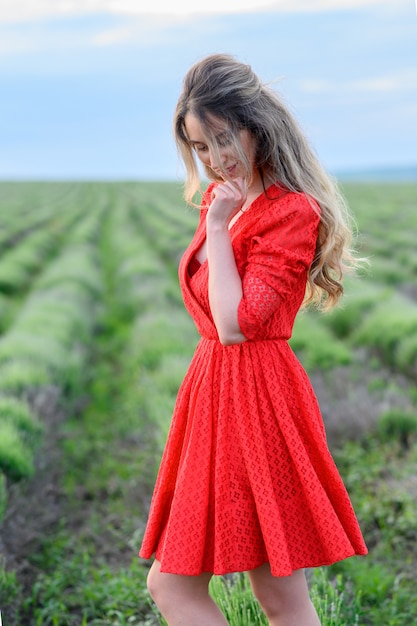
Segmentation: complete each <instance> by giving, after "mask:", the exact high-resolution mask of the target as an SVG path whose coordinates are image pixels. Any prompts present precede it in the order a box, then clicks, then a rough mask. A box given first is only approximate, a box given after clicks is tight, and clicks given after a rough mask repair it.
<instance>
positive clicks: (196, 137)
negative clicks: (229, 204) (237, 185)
mask: <svg viewBox="0 0 417 626" xmlns="http://www.w3.org/2000/svg"><path fill="white" fill-rule="evenodd" d="M184 123H185V130H186V133H187V137H188V140H189V143H190V145H191V147H192V148H193V149H194V151H195V153H196V155H197V157H198V158H199V160H200V161H201V163H202V164H203V165H205V166H206V167H209V168H211V169H212V170H213V171H214V172H215V173H216V175H217V176H219V177H221V178H223V179H224V178H225V173H226V174H227V176H229V177H230V178H238V177H246V168H245V166H244V165H243V164H242V162H241V160H240V158H239V155H238V154H237V152H236V148H235V146H234V142H233V140H232V138H231V136H230V130H228V127H227V123H226V122H225V121H223V120H220V119H216V120H214V124H213V127H214V128H215V136H216V139H217V144H218V152H217V151H216V150H213V147H212V146H210V139H209V137H207V136H206V134H205V131H204V128H203V127H202V125H201V122H200V120H199V119H198V118H197V117H196V116H195V115H193V114H192V113H187V114H186V116H185V119H184ZM238 140H239V143H240V145H241V148H242V150H243V152H244V153H245V155H246V157H247V159H248V161H249V164H250V168H251V173H252V174H253V173H254V172H255V154H256V142H255V138H254V137H253V135H252V134H251V133H250V132H249V131H248V130H246V129H243V130H240V131H239V133H238Z"/></svg>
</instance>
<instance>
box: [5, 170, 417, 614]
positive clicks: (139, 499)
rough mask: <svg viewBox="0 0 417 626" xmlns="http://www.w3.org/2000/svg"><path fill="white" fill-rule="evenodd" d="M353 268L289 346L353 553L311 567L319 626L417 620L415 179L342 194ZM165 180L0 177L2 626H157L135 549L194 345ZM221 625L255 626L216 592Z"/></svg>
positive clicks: (233, 589)
mask: <svg viewBox="0 0 417 626" xmlns="http://www.w3.org/2000/svg"><path fill="white" fill-rule="evenodd" d="M343 191H344V193H345V195H346V198H347V200H348V203H349V205H350V207H351V209H352V212H353V214H354V216H355V218H356V222H357V225H358V233H357V237H356V245H357V247H358V249H359V252H360V254H361V255H364V256H366V257H368V259H369V260H370V267H369V269H368V270H367V271H366V272H363V274H362V275H361V276H359V277H357V278H349V279H348V280H347V281H346V294H345V298H344V302H343V306H342V307H340V308H337V309H336V310H334V311H333V312H332V313H330V314H327V315H322V314H318V313H317V312H314V311H306V312H302V313H301V314H300V315H299V317H298V318H297V321H296V324H295V328H294V334H293V337H292V339H291V344H292V347H293V349H294V350H295V351H296V353H297V354H298V356H299V357H300V359H301V361H302V363H303V364H304V366H305V368H306V369H307V371H308V372H309V374H310V376H311V379H312V382H313V385H314V387H315V389H316V392H317V395H318V398H319V401H320V404H321V407H322V412H323V417H324V420H325V423H326V427H327V432H328V437H329V444H330V447H331V448H332V451H333V453H334V456H335V460H336V462H337V464H338V466H339V468H340V471H341V473H342V476H343V478H344V480H345V483H346V485H347V487H348V490H349V492H350V494H351V497H352V500H353V503H354V506H355V509H356V511H357V514H358V517H359V520H360V523H361V526H362V529H363V532H364V534H365V538H366V541H367V543H368V546H369V549H370V554H369V556H368V557H366V558H360V559H351V560H348V561H346V562H344V563H341V564H338V565H335V566H333V567H331V568H326V569H323V570H319V571H317V572H315V573H313V572H310V573H309V574H310V583H311V590H312V597H313V600H314V602H315V604H316V606H317V608H318V611H319V613H320V615H321V619H322V623H323V626H353V625H359V626H368V625H369V626H370V625H375V626H377V625H378V626H381V625H384V626H412V625H413V624H417V596H416V594H415V582H414V581H415V578H416V575H417V506H416V501H417V480H416V476H417V471H416V470H417V388H416V380H417V247H416V233H417V186H416V185H413V184H394V183H392V184H378V185H377V184H367V183H356V184H354V183H349V184H345V186H344V188H343ZM197 219H198V213H197V212H196V211H195V210H193V209H190V208H188V207H186V206H185V204H184V202H183V200H182V198H181V188H180V186H179V185H177V184H173V183H157V182H155V183H134V182H131V183H129V182H126V183H122V182H121V183H74V182H66V183H64V182H63V183H29V182H28V183H6V182H4V183H1V184H0V611H1V616H2V618H3V626H25V625H30V626H32V625H34V626H37V625H42V626H48V625H58V626H73V625H74V626H80V625H83V624H94V625H99V624H102V625H108V626H123V625H128V624H134V625H139V624H143V625H148V626H150V625H153V624H160V623H163V622H162V621H161V618H160V617H159V616H158V615H157V613H156V611H155V610H154V609H153V607H152V605H151V603H150V602H149V599H148V595H147V592H146V586H145V579H146V572H147V568H148V566H149V563H146V562H143V561H141V560H139V559H138V558H137V556H136V554H137V550H138V548H139V545H140V542H141V536H142V533H143V529H144V524H145V521H146V514H147V507H148V506H149V499H150V495H151V492H152V487H153V482H154V479H155V474H156V471H157V467H158V464H159V459H160V455H161V450H162V447H163V444H164V440H165V437H166V433H167V429H168V426H169V422H170V417H171V411H172V408H173V403H174V401H175V395H176V391H177V389H178V385H179V384H180V382H181V379H182V377H183V375H184V373H185V371H186V368H187V365H188V362H189V360H190V358H191V355H192V353H193V350H194V347H195V344H196V342H197V340H198V337H197V333H196V330H195V328H194V324H193V322H192V321H191V320H190V319H189V317H188V315H187V313H186V312H185V310H184V308H183V304H182V300H181V295H180V291H179V286H178V281H177V267H178V262H179V259H180V257H181V254H182V251H183V250H184V248H185V246H186V245H187V243H188V242H189V240H190V238H191V236H192V234H193V231H194V229H195V226H196V224H197ZM212 593H213V594H214V595H215V596H216V598H217V599H218V601H219V603H220V604H221V606H222V608H223V610H224V612H225V614H226V615H227V617H228V620H229V622H230V624H231V625H232V626H238V625H242V626H245V625H246V624H255V625H256V624H266V621H265V620H264V617H263V616H262V615H261V614H260V612H259V610H258V607H257V606H256V604H255V603H254V602H253V601H252V599H251V595H250V593H249V592H248V589H247V583H246V579H245V578H244V577H242V576H236V577H235V578H234V579H233V580H232V581H229V580H228V581H223V580H222V579H217V578H216V579H215V580H213V584H212Z"/></svg>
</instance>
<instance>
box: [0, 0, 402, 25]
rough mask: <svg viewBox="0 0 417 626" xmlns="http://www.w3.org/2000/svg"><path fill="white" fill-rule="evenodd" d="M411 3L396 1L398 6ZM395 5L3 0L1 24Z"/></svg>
mask: <svg viewBox="0 0 417 626" xmlns="http://www.w3.org/2000/svg"><path fill="white" fill-rule="evenodd" d="M408 1H409V0H396V6H397V8H399V6H400V5H401V4H402V3H405V2H407V3H408ZM372 5H374V6H378V5H379V6H381V7H386V6H392V0H275V1H274V0H210V3H209V4H207V3H202V2H201V3H199V2H196V0H175V2H173V3H172V4H171V5H170V6H169V9H168V10H167V5H166V0H152V2H150V3H146V2H144V1H143V0H1V3H0V22H22V21H30V20H34V19H41V20H42V19H48V18H56V17H68V16H75V15H87V14H94V13H96V14H97V13H111V14H118V15H138V16H139V15H145V14H147V15H151V14H153V15H160V16H165V17H167V16H174V15H176V16H180V15H182V16H187V15H196V14H204V13H212V14H213V13H218V14H221V13H223V14H225V13H236V12H241V13H243V12H258V11H272V12H281V11H282V12H291V13H296V12H311V11H335V10H341V9H352V8H364V7H366V6H372Z"/></svg>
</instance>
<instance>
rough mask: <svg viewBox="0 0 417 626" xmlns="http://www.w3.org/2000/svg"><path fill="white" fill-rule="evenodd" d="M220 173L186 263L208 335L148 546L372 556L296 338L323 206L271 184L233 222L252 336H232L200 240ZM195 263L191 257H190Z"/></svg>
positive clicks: (246, 326)
mask: <svg viewBox="0 0 417 626" xmlns="http://www.w3.org/2000/svg"><path fill="white" fill-rule="evenodd" d="M212 189H213V184H212V185H210V186H209V187H208V189H207V191H206V193H205V195H204V197H203V202H202V207H201V216H200V222H199V225H198V227H197V230H196V233H195V236H194V238H193V240H192V242H191V244H190V246H189V247H188V248H187V250H186V252H185V254H184V256H183V258H182V260H181V263H180V267H179V277H180V284H181V289H182V293H183V298H184V303H185V306H186V308H187V310H188V311H189V313H190V315H191V316H192V317H193V319H194V321H195V324H196V327H197V329H198V331H199V333H200V335H201V340H200V341H199V343H198V345H197V347H196V350H195V354H194V356H193V358H192V360H191V363H190V366H189V369H188V371H187V374H186V376H185V378H184V381H183V383H182V385H181V387H180V389H179V392H178V397H177V401H176V405H175V409H174V413H173V417H172V423H171V427H170V432H169V435H168V439H167V442H166V446H165V450H164V453H163V457H162V461H161V465H160V469H159V473H158V477H157V480H156V485H155V490H154V494H153V498H152V503H151V508H150V513H149V518H148V522H147V526H146V529H145V534H144V538H143V542H142V546H141V549H140V552H139V555H140V556H141V557H143V558H145V559H149V558H150V557H151V556H152V555H153V554H155V555H156V558H157V559H158V560H159V561H160V563H161V570H162V572H168V573H172V574H184V575H198V574H201V573H202V572H212V573H214V574H226V573H230V572H238V571H247V570H251V569H254V568H256V567H259V566H260V565H262V564H263V563H266V562H269V563H270V567H271V571H272V574H273V575H275V576H288V575H290V574H291V573H292V572H293V571H294V570H297V569H299V568H304V567H314V566H320V565H328V564H331V563H334V562H336V561H339V560H342V559H345V558H347V557H350V556H353V555H364V554H366V553H367V548H366V545H365V543H364V540H363V537H362V534H361V531H360V528H359V525H358V522H357V519H356V516H355V513H354V511H353V508H352V505H351V502H350V499H349V496H348V494H347V492H346V489H345V487H344V484H343V482H342V480H341V477H340V475H339V472H338V470H337V468H336V466H335V463H334V461H333V459H332V456H331V454H330V452H329V449H328V446H327V442H326V434H325V429H324V426H323V421H322V417H321V414H320V410H319V407H318V403H317V400H316V396H315V394H314V391H313V389H312V387H311V384H310V382H309V379H308V377H307V375H306V373H305V371H304V369H303V368H302V366H301V364H300V362H299V361H298V359H297V358H296V356H295V355H294V353H293V351H292V350H291V348H290V346H289V344H288V339H289V338H290V337H291V331H292V327H293V323H294V319H295V316H296V314H297V312H298V310H299V308H300V306H301V304H302V302H303V299H304V295H305V288H306V278H307V271H308V269H309V267H310V265H311V262H312V260H313V257H314V253H315V249H316V241H317V232H318V224H319V211H318V209H317V211H316V210H315V209H314V208H313V207H312V205H311V203H310V202H309V201H308V199H307V198H306V197H305V196H304V195H303V194H297V193H292V192H286V191H285V190H283V189H282V188H279V187H278V186H275V185H273V186H271V187H269V188H268V190H267V197H266V196H265V195H261V196H259V197H258V198H257V199H256V200H255V201H254V202H253V203H252V205H251V206H250V208H249V210H247V211H246V212H245V213H244V214H243V215H242V216H241V217H240V218H239V220H238V221H237V222H235V224H234V225H233V226H232V227H231V229H230V236H231V240H232V245H233V250H234V254H235V258H236V263H237V267H238V270H239V273H240V275H241V278H242V285H243V297H242V300H241V302H240V305H239V309H238V320H239V325H240V328H241V330H242V333H243V334H244V335H245V337H246V338H247V341H245V342H243V343H240V344H235V345H230V346H223V345H222V344H221V343H220V341H219V338H218V334H217V331H216V327H215V325H214V322H213V318H212V316H211V313H210V306H209V298H208V263H207V261H206V262H204V263H203V264H202V265H199V264H198V262H196V260H195V257H194V255H195V253H196V251H197V250H198V249H199V248H200V246H201V245H202V243H203V241H204V239H205V219H206V214H207V207H208V205H209V202H210V196H211V191H212ZM190 268H193V270H191V269H190Z"/></svg>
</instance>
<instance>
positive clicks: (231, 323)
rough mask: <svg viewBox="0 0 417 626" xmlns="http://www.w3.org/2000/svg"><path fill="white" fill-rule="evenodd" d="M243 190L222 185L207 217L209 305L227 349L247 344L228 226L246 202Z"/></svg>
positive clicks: (239, 284) (240, 288) (240, 285)
mask: <svg viewBox="0 0 417 626" xmlns="http://www.w3.org/2000/svg"><path fill="white" fill-rule="evenodd" d="M245 199H246V198H245V192H244V188H242V189H238V188H236V187H235V186H234V185H231V184H228V183H226V184H224V185H220V186H219V187H218V188H217V189H216V192H215V196H214V199H213V201H212V203H211V205H210V208H209V211H208V213H207V222H206V228H207V258H208V267H209V301H210V309H211V313H212V316H213V320H214V323H215V325H216V328H217V332H218V334H219V339H220V342H221V343H222V344H223V345H225V346H228V345H232V344H235V343H242V342H243V341H246V337H245V335H243V333H242V331H241V330H240V327H239V323H238V313H237V312H238V307H239V303H240V301H241V299H242V293H243V292H242V281H241V278H240V276H239V272H238V271H237V267H236V261H235V258H234V254H233V248H232V243H231V240H230V233H229V224H230V221H231V219H232V218H233V217H234V216H235V215H236V214H237V213H238V212H239V210H240V207H241V206H242V204H243V202H244V200H245Z"/></svg>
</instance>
